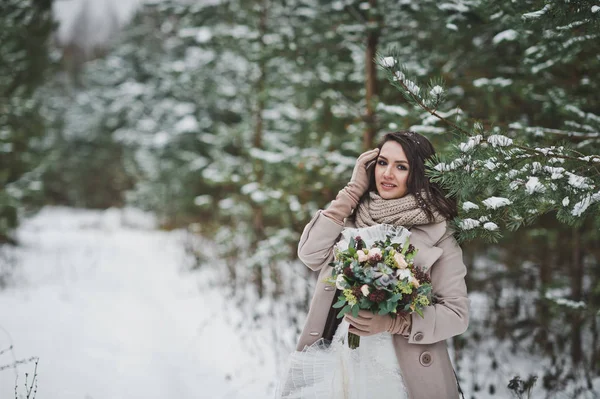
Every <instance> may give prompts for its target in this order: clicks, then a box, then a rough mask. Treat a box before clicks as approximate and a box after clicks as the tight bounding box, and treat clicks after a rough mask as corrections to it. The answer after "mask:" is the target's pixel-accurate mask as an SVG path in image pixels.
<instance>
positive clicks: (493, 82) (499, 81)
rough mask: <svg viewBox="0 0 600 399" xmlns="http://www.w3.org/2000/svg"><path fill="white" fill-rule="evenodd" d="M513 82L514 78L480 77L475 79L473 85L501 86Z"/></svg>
mask: <svg viewBox="0 0 600 399" xmlns="http://www.w3.org/2000/svg"><path fill="white" fill-rule="evenodd" d="M512 83H513V81H512V79H507V78H494V79H488V78H479V79H475V80H474V81H473V86H475V87H483V86H499V87H507V86H510V85H511V84H512Z"/></svg>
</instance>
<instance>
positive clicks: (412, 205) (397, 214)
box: [354, 191, 444, 228]
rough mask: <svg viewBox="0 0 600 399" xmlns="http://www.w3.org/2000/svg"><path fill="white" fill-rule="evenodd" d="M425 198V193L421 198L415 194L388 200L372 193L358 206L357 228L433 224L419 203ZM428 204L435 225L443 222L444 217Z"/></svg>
mask: <svg viewBox="0 0 600 399" xmlns="http://www.w3.org/2000/svg"><path fill="white" fill-rule="evenodd" d="M421 198H423V199H421ZM425 198H426V196H425V193H424V192H423V193H422V194H421V196H420V198H417V197H416V196H415V195H414V194H407V195H405V196H404V197H402V198H397V199H391V200H386V199H383V198H381V197H380V196H379V194H377V192H375V191H371V192H369V196H368V197H367V198H365V199H364V200H363V201H361V202H360V203H359V204H358V207H357V208H356V214H355V216H354V219H355V220H354V222H355V223H356V227H368V226H373V225H375V224H383V223H386V224H391V225H393V226H404V227H406V228H411V227H412V226H416V225H421V224H429V223H432V221H430V220H429V218H428V217H427V214H426V213H425V211H424V210H423V208H422V207H420V206H419V202H421V201H425ZM427 204H428V205H429V209H431V210H432V211H433V216H434V221H433V223H438V222H441V221H443V220H444V217H443V216H442V215H441V214H440V213H439V212H437V211H436V210H435V208H434V207H433V206H432V205H431V204H430V203H429V202H428V203H427Z"/></svg>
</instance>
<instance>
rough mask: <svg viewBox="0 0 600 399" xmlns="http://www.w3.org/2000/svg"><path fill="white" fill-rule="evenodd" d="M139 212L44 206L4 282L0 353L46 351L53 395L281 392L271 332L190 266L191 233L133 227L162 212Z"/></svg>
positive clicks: (246, 398)
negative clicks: (10, 280) (12, 275)
mask: <svg viewBox="0 0 600 399" xmlns="http://www.w3.org/2000/svg"><path fill="white" fill-rule="evenodd" d="M128 213H131V212H125V211H124V210H117V209H112V210H110V211H109V212H105V211H88V210H85V211H84V210H75V209H65V208H44V209H43V210H42V211H41V212H40V213H39V214H38V215H37V216H36V217H34V218H33V219H28V220H26V221H25V222H24V223H23V224H22V225H21V227H20V228H19V230H18V231H17V235H18V238H19V241H20V243H21V244H22V245H21V246H20V247H18V248H17V249H16V250H17V253H16V255H17V256H16V259H17V261H18V263H19V267H18V278H17V279H16V281H15V283H14V285H13V286H10V287H8V288H5V289H3V290H2V291H0V303H1V304H2V305H1V306H2V321H1V324H2V328H1V329H0V350H4V349H6V348H8V346H9V345H11V344H12V345H13V348H14V349H13V352H14V355H15V357H16V358H17V359H27V358H30V357H32V356H38V357H39V358H40V362H39V366H38V369H37V372H38V376H37V377H38V389H39V391H38V397H44V398H47V399H64V398H92V397H93V398H123V397H129V398H146V399H164V398H171V397H177V398H180V399H195V398H199V397H207V398H208V397H211V398H217V397H219V398H220V397H222V395H223V393H224V392H227V393H228V396H229V397H231V398H234V397H235V398H236V399H251V398H267V397H272V395H273V383H274V380H275V375H276V373H277V366H278V364H277V363H276V359H275V358H274V357H273V355H271V354H269V351H271V345H270V344H269V343H267V341H268V338H267V334H266V332H265V331H260V333H259V332H258V331H257V329H256V328H255V327H252V325H251V323H246V321H248V319H249V318H251V316H249V315H248V314H242V313H241V312H239V311H238V310H237V309H236V307H235V306H232V305H228V302H229V303H230V302H231V298H226V297H225V295H224V293H223V292H222V291H223V290H222V289H218V288H217V287H215V286H214V283H213V281H211V280H213V279H212V278H208V277H209V276H207V274H206V273H198V272H188V271H187V269H188V265H191V262H193V257H192V256H191V254H189V253H186V242H187V241H186V240H187V238H188V237H187V236H186V235H185V232H184V231H182V230H176V231H170V232H166V231H158V230H154V229H152V230H146V229H139V228H137V227H129V226H131V223H130V222H127V224H126V220H128V219H131V221H135V220H137V219H140V220H137V221H135V223H133V224H137V223H141V224H147V225H148V224H151V223H152V221H151V218H150V219H148V220H143V219H146V218H145V217H144V216H143V213H140V212H139V211H138V212H137V213H136V212H133V213H136V214H135V215H127V214H128ZM107 229H109V230H107ZM198 248H199V249H201V250H202V251H203V252H205V253H208V254H210V252H211V251H213V250H214V245H213V244H212V243H210V242H206V241H204V240H202V241H201V242H200V243H199V244H198ZM211 257H212V256H211ZM215 258H216V257H215ZM208 304H210V306H208ZM230 320H233V322H231V321H230ZM242 321H244V327H242V328H243V333H241V330H242V328H238V327H235V324H234V323H237V322H239V323H240V325H241V322H242ZM242 334H243V335H242ZM249 343H250V344H249ZM224 348H226V349H224ZM4 360H7V362H6V363H12V361H11V360H12V359H10V355H7V354H4V355H3V357H2V358H1V359H0V364H2V365H3V364H5V363H4ZM32 366H33V365H32V364H21V365H18V366H17V369H16V370H12V369H11V370H5V371H2V372H0V397H1V398H11V397H12V398H14V397H15V393H14V389H15V388H14V387H15V385H14V384H15V373H18V374H19V379H18V381H19V391H21V387H22V384H23V383H24V380H25V375H24V374H25V373H26V372H29V373H30V378H31V375H32V373H33V367H32ZM256 370H261V372H260V373H257V372H256ZM107 381H110V383H107ZM270 385H271V386H270ZM199 387H200V388H199Z"/></svg>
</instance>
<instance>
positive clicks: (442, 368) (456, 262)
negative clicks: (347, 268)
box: [296, 211, 469, 399]
mask: <svg viewBox="0 0 600 399" xmlns="http://www.w3.org/2000/svg"><path fill="white" fill-rule="evenodd" d="M347 226H348V227H354V226H351V225H350V224H349V223H347ZM342 229H343V226H340V225H338V224H337V223H336V222H334V221H333V220H331V219H329V218H327V217H326V216H323V215H322V213H321V211H319V212H317V214H316V215H315V217H314V218H313V219H312V220H311V221H310V223H308V225H306V227H305V228H304V232H303V233H302V237H301V238H300V243H299V247H298V257H299V258H300V260H302V262H304V263H305V264H306V266H308V267H309V268H311V269H312V270H320V271H321V272H320V274H319V278H318V281H317V284H316V288H315V293H314V295H313V298H312V301H311V304H310V309H309V312H308V316H307V318H306V322H305V325H304V329H303V331H302V334H301V335H300V339H299V341H298V346H297V348H296V349H297V350H299V351H301V350H302V349H304V347H305V346H307V345H311V344H313V343H314V342H315V341H317V340H318V339H319V338H321V336H322V334H323V329H324V326H325V322H326V319H327V315H328V313H329V309H330V306H331V304H332V301H333V296H334V294H335V287H332V286H330V285H328V284H325V283H324V282H323V281H324V280H325V278H326V277H328V276H329V275H330V274H331V270H332V268H331V267H330V266H328V264H329V263H330V262H331V261H332V260H333V245H334V244H335V242H336V241H337V239H338V237H339V234H340V233H341V231H342ZM410 231H411V236H410V242H411V243H412V244H413V245H414V246H415V247H416V248H417V249H418V252H417V255H416V257H415V265H417V266H420V267H422V268H424V269H425V270H430V272H431V283H432V287H433V295H434V297H435V299H436V303H435V304H434V305H432V306H429V307H427V309H426V310H425V312H424V317H423V318H421V316H419V315H417V314H413V315H412V316H411V317H412V328H411V333H410V336H409V337H408V338H406V337H404V336H402V335H394V337H393V342H394V348H395V351H396V357H397V358H398V363H399V364H400V369H401V371H402V376H403V378H404V384H405V386H406V388H407V390H408V394H409V397H410V399H446V398H448V399H450V398H452V399H455V398H458V390H457V386H456V378H455V376H454V371H453V369H452V364H451V363H450V357H449V356H448V350H447V348H446V342H445V340H446V339H448V338H450V337H453V336H455V335H459V334H462V333H463V332H465V330H466V329H467V326H468V324H469V299H468V298H467V287H466V284H465V275H466V273H467V269H466V267H465V265H464V263H463V259H462V250H461V249H460V247H459V246H458V244H457V242H456V240H455V239H454V237H453V236H452V235H451V233H450V232H449V231H448V230H447V226H446V222H441V223H435V224H428V225H423V226H415V227H413V228H412V229H411V230H410ZM391 398H392V397H390V399H391ZM324 399H325V398H324Z"/></svg>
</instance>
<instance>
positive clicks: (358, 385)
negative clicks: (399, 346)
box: [277, 321, 408, 399]
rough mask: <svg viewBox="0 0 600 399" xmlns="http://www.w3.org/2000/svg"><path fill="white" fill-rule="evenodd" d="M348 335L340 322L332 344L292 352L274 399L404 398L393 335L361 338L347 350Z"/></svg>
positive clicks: (318, 344) (312, 346) (346, 327)
mask: <svg viewBox="0 0 600 399" xmlns="http://www.w3.org/2000/svg"><path fill="white" fill-rule="evenodd" d="M347 336H348V323H347V322H346V321H342V323H341V324H340V325H339V327H338V328H337V330H336V333H335V335H334V337H333V340H332V342H331V345H329V346H327V345H324V343H323V340H319V341H317V342H316V343H315V344H313V345H311V346H310V347H308V348H305V350H304V351H302V352H294V353H292V354H291V355H290V359H289V366H288V370H287V372H286V374H284V379H283V384H282V386H281V387H280V388H279V389H278V393H277V398H285V399H373V398H380V399H402V398H407V397H408V395H407V393H406V390H405V388H404V383H403V381H402V376H401V374H400V368H399V366H398V361H397V359H396V354H395V352H394V347H393V343H392V336H391V335H390V334H389V333H381V334H376V335H372V336H370V337H361V338H360V346H359V347H358V348H357V349H350V348H349V347H348V344H347V343H346V341H347Z"/></svg>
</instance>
